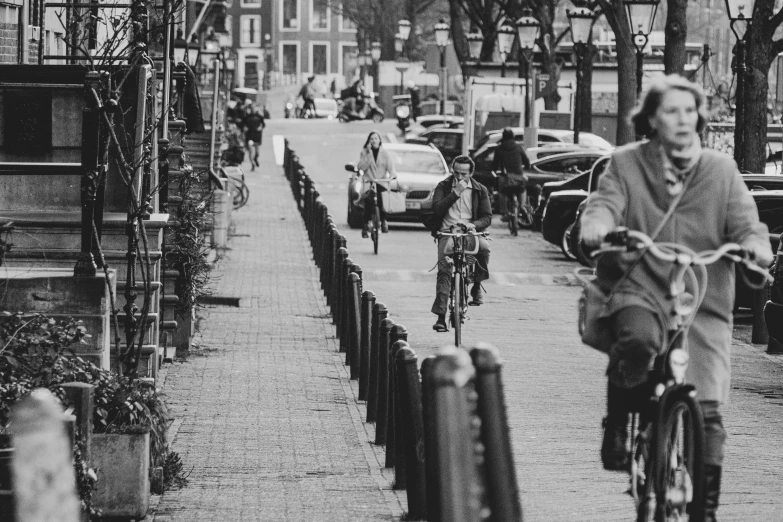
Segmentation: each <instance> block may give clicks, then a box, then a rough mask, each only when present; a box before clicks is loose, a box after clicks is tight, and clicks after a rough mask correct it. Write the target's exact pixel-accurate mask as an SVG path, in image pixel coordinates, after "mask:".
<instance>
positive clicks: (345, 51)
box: [338, 44, 359, 78]
mask: <svg viewBox="0 0 783 522" xmlns="http://www.w3.org/2000/svg"><path fill="white" fill-rule="evenodd" d="M358 49H359V48H358V47H357V46H356V45H355V44H341V51H342V52H341V55H340V60H341V61H340V71H338V72H340V73H342V74H343V76H345V77H348V78H351V77H353V75H354V72H355V71H356V68H357V66H358V60H357V58H358V56H359V53H358Z"/></svg>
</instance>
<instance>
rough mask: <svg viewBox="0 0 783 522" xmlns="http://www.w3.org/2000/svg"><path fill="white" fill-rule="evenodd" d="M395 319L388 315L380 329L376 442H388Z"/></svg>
mask: <svg viewBox="0 0 783 522" xmlns="http://www.w3.org/2000/svg"><path fill="white" fill-rule="evenodd" d="M393 327H394V321H392V320H391V319H389V318H388V317H387V318H386V319H384V320H383V321H381V325H380V327H379V329H378V338H379V340H378V401H377V402H378V408H377V411H376V416H377V418H376V421H375V444H386V442H387V437H386V435H387V422H388V420H389V417H388V414H387V412H388V408H389V348H390V346H389V337H390V334H391V330H392V328H393Z"/></svg>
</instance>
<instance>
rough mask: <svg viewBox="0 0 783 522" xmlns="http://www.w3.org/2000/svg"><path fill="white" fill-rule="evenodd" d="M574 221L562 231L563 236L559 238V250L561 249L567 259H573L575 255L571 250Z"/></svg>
mask: <svg viewBox="0 0 783 522" xmlns="http://www.w3.org/2000/svg"><path fill="white" fill-rule="evenodd" d="M574 225H575V223H571V224H570V225H568V226H567V227H566V229H565V230H564V231H563V236H562V237H561V238H560V250H562V251H563V255H564V256H566V259H568V260H571V261H573V260H575V259H576V256H575V255H574V253H573V252H571V231H572V230H573V229H574Z"/></svg>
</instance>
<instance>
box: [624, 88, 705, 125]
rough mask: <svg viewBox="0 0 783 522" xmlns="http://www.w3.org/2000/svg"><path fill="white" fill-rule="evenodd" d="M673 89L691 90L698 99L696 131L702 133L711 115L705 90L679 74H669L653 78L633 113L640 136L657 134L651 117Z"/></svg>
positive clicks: (633, 122)
mask: <svg viewBox="0 0 783 522" xmlns="http://www.w3.org/2000/svg"><path fill="white" fill-rule="evenodd" d="M672 90H678V91H684V92H689V93H691V94H692V95H693V99H694V100H695V101H696V111H697V112H698V113H699V120H698V122H697V123H696V132H698V133H701V131H703V130H704V127H706V126H707V121H708V120H709V115H708V113H707V108H706V106H705V105H706V104H705V99H706V98H705V96H704V90H703V89H702V88H701V86H700V85H698V84H696V83H693V82H690V81H688V80H687V79H685V78H683V77H682V76H680V75H679V74H669V75H667V76H663V77H660V78H656V79H655V80H653V82H652V84H651V85H650V87H649V89H647V92H645V93H644V95H643V96H642V98H641V100H640V101H639V104H638V105H637V106H636V108H635V109H634V110H633V112H632V113H631V123H632V124H633V128H634V132H636V134H637V135H638V136H644V137H645V138H652V137H653V136H655V130H654V129H653V128H652V126H651V125H650V118H652V116H653V115H654V114H655V112H656V111H657V110H658V107H660V105H661V101H662V100H663V96H664V95H665V94H666V93H667V92H669V91H672Z"/></svg>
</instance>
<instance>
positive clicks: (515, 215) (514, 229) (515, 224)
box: [508, 195, 519, 236]
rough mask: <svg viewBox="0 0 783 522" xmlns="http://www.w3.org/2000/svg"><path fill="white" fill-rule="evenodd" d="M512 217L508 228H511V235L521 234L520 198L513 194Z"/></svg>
mask: <svg viewBox="0 0 783 522" xmlns="http://www.w3.org/2000/svg"><path fill="white" fill-rule="evenodd" d="M509 210H511V218H510V219H509V220H508V228H509V230H511V235H514V236H516V235H517V234H519V199H518V198H517V196H516V195H515V196H513V197H512V199H511V208H510V209H509Z"/></svg>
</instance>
